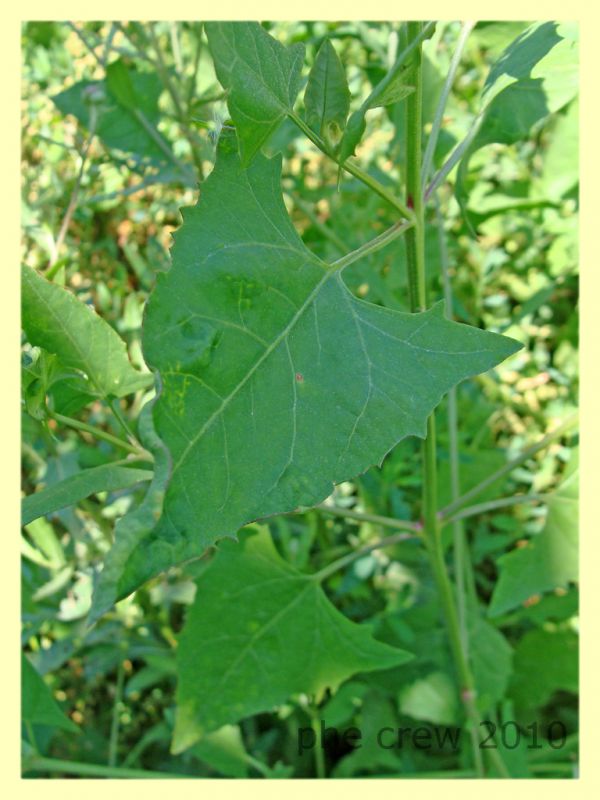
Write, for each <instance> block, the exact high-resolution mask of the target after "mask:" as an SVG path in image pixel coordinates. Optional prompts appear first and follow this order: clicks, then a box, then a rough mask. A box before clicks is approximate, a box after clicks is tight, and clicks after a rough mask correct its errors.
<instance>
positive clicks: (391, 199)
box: [287, 109, 414, 220]
mask: <svg viewBox="0 0 600 800" xmlns="http://www.w3.org/2000/svg"><path fill="white" fill-rule="evenodd" d="M287 114H288V117H289V118H290V119H291V120H292V122H293V123H294V124H295V125H296V126H297V127H298V128H300V130H301V131H302V133H304V135H305V136H306V137H307V138H308V139H310V141H311V142H312V143H313V144H315V145H316V146H317V147H318V148H319V150H321V152H323V153H324V154H325V155H326V156H327V157H328V158H330V159H331V160H332V161H335V163H336V164H338V165H339V166H340V167H341V168H342V169H345V170H346V172H349V173H350V174H351V175H354V177H355V178H358V180H359V181H362V183H364V184H365V186H368V187H369V188H370V189H372V190H373V191H374V192H375V193H376V194H378V195H379V196H380V197H382V198H383V199H384V200H387V202H388V203H390V205H392V206H393V207H394V208H395V209H396V210H397V211H399V212H400V213H401V214H402V215H403V216H404V217H406V219H408V220H412V219H413V217H414V215H413V212H412V211H411V210H410V209H409V208H408V207H407V206H406V205H405V204H404V203H403V202H402V201H401V200H399V199H398V198H397V197H395V196H394V195H393V194H392V192H390V191H389V189H386V187H385V186H383V184H381V183H379V181H378V180H375V178H372V177H371V176H370V175H369V173H368V172H364V170H362V169H361V168H360V167H359V166H358V165H357V164H354V163H353V162H352V161H350V160H349V159H346V161H344V162H343V163H342V162H341V161H340V160H339V158H338V157H337V156H336V155H335V154H334V153H332V152H331V150H330V149H329V148H328V147H327V145H326V144H325V142H324V141H323V140H322V139H321V137H320V136H319V135H318V134H316V133H315V132H314V131H313V130H312V129H311V128H309V127H308V125H307V124H306V123H305V122H304V120H303V119H302V118H301V117H299V116H298V114H296V113H295V112H294V111H292V110H291V109H290V110H289V111H288V112H287Z"/></svg>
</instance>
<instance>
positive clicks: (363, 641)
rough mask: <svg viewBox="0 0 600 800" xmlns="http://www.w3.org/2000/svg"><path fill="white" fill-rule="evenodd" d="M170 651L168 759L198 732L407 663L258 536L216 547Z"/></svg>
mask: <svg viewBox="0 0 600 800" xmlns="http://www.w3.org/2000/svg"><path fill="white" fill-rule="evenodd" d="M197 585H198V591H197V593H196V599H195V601H194V605H193V606H192V607H191V609H190V610H189V612H188V615H187V619H186V624H185V626H184V629H183V632H182V634H181V637H180V641H179V646H178V648H177V661H178V675H179V684H178V688H177V717H176V723H175V733H174V737H173V747H172V750H173V752H174V753H179V752H181V751H182V750H185V749H186V748H187V747H190V746H191V745H192V744H194V742H195V741H197V740H198V739H199V738H200V737H201V736H202V735H203V734H204V733H207V732H210V731H213V730H216V729H217V728H220V727H221V726H222V725H225V724H229V723H233V722H237V721H238V720H240V719H243V718H244V717H248V716H250V715H252V714H258V713H260V712H263V711H269V710H270V709H272V708H273V707H274V706H276V705H279V704H281V703H284V702H285V701H286V700H287V699H288V698H289V697H290V695H293V694H298V693H308V694H317V695H318V694H320V693H322V692H323V691H324V690H325V689H326V688H327V687H332V688H336V687H337V686H338V685H339V684H340V683H342V681H344V680H346V679H347V678H349V677H350V676H351V675H353V674H354V673H356V672H365V671H370V670H376V669H385V668H387V667H391V666H394V665H396V664H400V663H403V662H404V661H407V660H408V659H409V658H410V654H408V653H407V652H406V651H404V650H399V649H395V648H393V647H390V646H389V645H386V644H383V643H381V642H378V641H376V640H375V639H373V638H372V635H371V632H370V629H369V628H368V627H367V626H365V625H357V624H356V623H354V622H350V621H349V620H348V619H346V618H345V617H344V616H343V615H342V614H340V612H339V611H338V610H337V609H336V608H335V607H334V606H333V605H332V604H331V603H330V601H329V600H328V599H327V597H326V595H325V594H324V592H323V590H322V589H321V587H320V585H319V583H318V582H317V581H316V580H315V579H314V577H313V576H311V575H305V574H302V573H300V572H298V571H297V570H295V569H294V568H293V567H291V566H290V565H289V564H287V563H286V562H285V561H283V559H282V558H281V557H280V556H279V555H278V553H277V551H276V550H275V547H274V546H273V543H272V541H271V537H270V535H269V533H268V530H266V529H264V528H263V529H260V530H259V531H256V530H254V531H246V532H245V534H244V536H242V537H241V538H240V542H239V543H233V542H223V543H222V544H221V545H220V546H219V551H218V553H217V555H216V557H215V559H214V560H213V561H212V562H211V563H210V565H209V566H208V568H207V569H206V570H205V571H204V572H203V574H202V576H201V578H200V579H199V581H198V584H197Z"/></svg>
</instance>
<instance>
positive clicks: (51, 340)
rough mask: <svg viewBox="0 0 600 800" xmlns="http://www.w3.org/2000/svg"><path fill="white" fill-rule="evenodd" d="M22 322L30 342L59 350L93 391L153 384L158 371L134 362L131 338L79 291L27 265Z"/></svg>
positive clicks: (122, 391)
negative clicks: (122, 334) (130, 356)
mask: <svg viewBox="0 0 600 800" xmlns="http://www.w3.org/2000/svg"><path fill="white" fill-rule="evenodd" d="M21 286H22V296H21V301H22V325H23V329H24V330H25V333H26V334H27V338H28V340H29V342H30V343H31V344H33V345H38V346H39V347H43V348H44V349H45V350H47V351H48V352H50V353H55V354H56V355H57V356H58V358H59V359H60V362H61V365H62V366H63V367H66V368H68V369H76V370H79V371H80V372H82V373H83V375H84V376H85V377H86V378H87V383H88V390H89V392H90V394H94V395H96V396H98V397H102V398H107V397H109V396H110V395H114V396H115V397H123V396H124V395H127V394H131V393H132V392H136V391H137V390H138V389H144V388H147V387H148V386H150V385H151V384H152V376H151V375H148V374H146V375H144V374H142V373H141V372H138V371H137V370H136V369H134V368H133V367H132V365H131V364H130V362H129V359H128V357H127V349H126V347H125V342H124V341H123V340H122V339H121V338H120V337H119V335H118V334H117V333H116V331H114V330H113V329H112V328H111V327H110V325H109V324H108V323H107V322H105V321H104V320H103V319H102V318H101V317H99V316H98V315H97V314H96V313H95V311H94V310H93V309H92V308H91V307H90V306H87V305H85V304H84V303H82V302H81V301H80V300H78V299H77V298H76V297H75V296H74V295H73V294H71V293H70V292H68V291H67V290H66V289H63V288H62V287H61V286H58V285H57V284H55V283H50V282H49V281H47V280H46V279H45V278H42V276H41V275H39V274H38V273H37V272H36V271H35V270H34V269H31V268H29V267H22V270H21Z"/></svg>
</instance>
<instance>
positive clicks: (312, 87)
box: [304, 39, 350, 148]
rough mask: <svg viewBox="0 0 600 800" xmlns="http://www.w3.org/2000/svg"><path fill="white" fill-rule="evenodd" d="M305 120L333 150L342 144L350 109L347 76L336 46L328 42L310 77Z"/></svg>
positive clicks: (305, 103) (325, 42) (318, 54)
mask: <svg viewBox="0 0 600 800" xmlns="http://www.w3.org/2000/svg"><path fill="white" fill-rule="evenodd" d="M304 105H305V107H306V121H307V123H308V124H309V125H310V127H311V128H312V129H313V130H314V131H315V132H316V133H318V134H319V136H321V137H322V138H323V139H324V140H325V141H326V142H327V144H328V145H329V146H330V147H332V148H333V147H335V146H336V145H338V144H339V142H340V137H341V135H342V133H343V131H344V128H345V127H346V118H347V116H348V110H349V108H350V90H349V89H348V81H347V80H346V73H345V71H344V67H343V65H342V62H341V61H340V58H339V56H338V54H337V53H336V51H335V48H334V46H333V45H332V44H331V42H330V41H329V39H325V41H324V42H323V44H322V45H321V47H320V48H319V52H318V53H317V57H316V58H315V63H314V64H313V67H312V69H311V71H310V74H309V76H308V83H307V85H306V91H305V93H304Z"/></svg>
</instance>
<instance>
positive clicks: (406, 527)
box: [301, 503, 421, 533]
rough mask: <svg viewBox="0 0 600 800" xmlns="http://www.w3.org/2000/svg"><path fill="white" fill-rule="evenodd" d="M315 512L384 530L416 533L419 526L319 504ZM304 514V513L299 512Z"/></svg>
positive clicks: (416, 523) (364, 512)
mask: <svg viewBox="0 0 600 800" xmlns="http://www.w3.org/2000/svg"><path fill="white" fill-rule="evenodd" d="M315 509H317V511H320V512H321V513H323V514H331V516H333V517H344V518H345V519H354V520H356V521H357V522H372V523H373V524H374V525H383V526H384V527H386V528H396V529H397V530H400V531H412V532H413V533H418V532H419V531H420V529H421V526H420V525H419V523H418V522H410V521H409V520H403V519H394V518H393V517H382V516H379V515H378V514H369V513H367V512H366V511H352V510H351V509H349V508H340V507H339V506H328V505H326V504H325V503H320V504H319V505H317V506H315ZM301 513H304V512H301Z"/></svg>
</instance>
